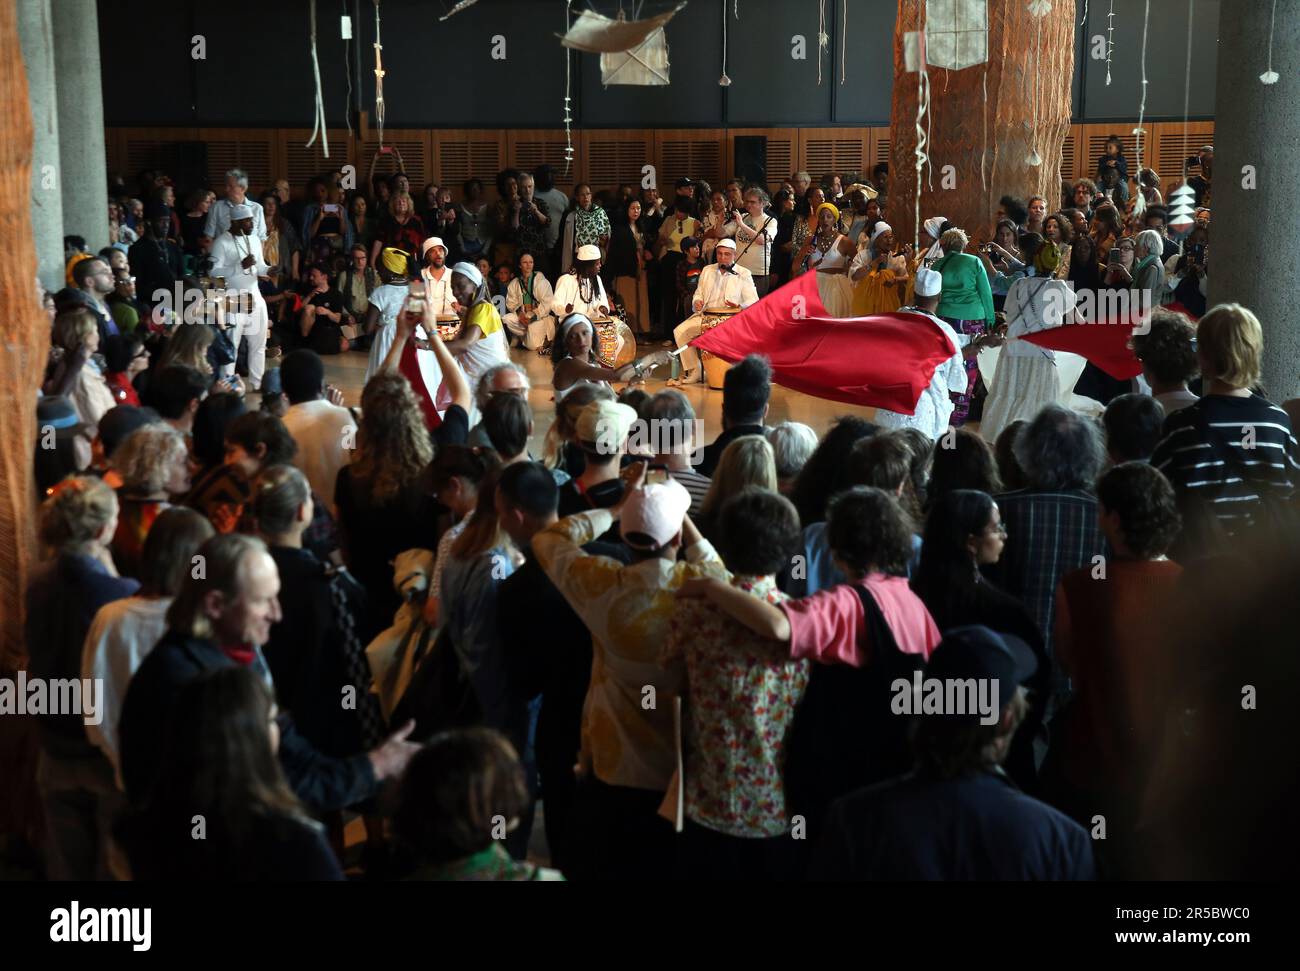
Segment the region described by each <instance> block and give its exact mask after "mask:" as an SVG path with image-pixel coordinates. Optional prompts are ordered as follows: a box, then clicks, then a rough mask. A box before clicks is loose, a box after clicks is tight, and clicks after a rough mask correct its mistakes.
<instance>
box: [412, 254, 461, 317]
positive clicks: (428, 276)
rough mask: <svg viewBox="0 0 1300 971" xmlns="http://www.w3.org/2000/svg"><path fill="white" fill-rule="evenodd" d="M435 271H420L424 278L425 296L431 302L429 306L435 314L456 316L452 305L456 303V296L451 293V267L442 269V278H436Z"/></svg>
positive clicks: (427, 268) (427, 269) (425, 269)
mask: <svg viewBox="0 0 1300 971" xmlns="http://www.w3.org/2000/svg"><path fill="white" fill-rule="evenodd" d="M434 272H435V271H434V270H433V269H431V268H430V267H427V266H426V267H425V268H424V269H423V270H421V271H420V276H421V277H423V278H424V295H425V299H426V300H428V301H429V306H430V307H432V308H433V312H434V314H435V315H436V314H454V313H455V312H456V310H455V308H454V307H452V304H453V303H454V302H455V301H456V297H455V295H454V294H453V293H452V292H451V267H449V266H444V267H443V268H442V278H441V279H438V278H435V277H434V275H433V274H434Z"/></svg>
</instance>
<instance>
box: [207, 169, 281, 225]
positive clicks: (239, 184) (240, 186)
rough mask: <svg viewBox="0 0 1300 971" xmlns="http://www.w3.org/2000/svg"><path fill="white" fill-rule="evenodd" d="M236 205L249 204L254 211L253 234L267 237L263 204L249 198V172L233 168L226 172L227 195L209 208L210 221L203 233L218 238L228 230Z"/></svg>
mask: <svg viewBox="0 0 1300 971" xmlns="http://www.w3.org/2000/svg"><path fill="white" fill-rule="evenodd" d="M235 206H247V207H248V208H249V209H251V210H252V211H253V235H254V236H256V237H257V238H258V239H266V216H265V215H264V214H263V212H262V207H261V205H260V204H258V203H256V202H254V201H253V200H252V199H250V198H248V173H247V172H245V171H244V170H243V169H231V170H230V171H229V172H227V173H226V197H225V198H224V199H218V200H217V201H216V202H214V203H213V204H212V208H211V209H209V210H208V221H207V222H206V223H205V224H204V226H203V234H204V235H205V236H207V237H209V238H211V239H216V238H217V237H218V236H220V235H221V234H222V233H224V232H225V231H226V230H228V229H229V228H230V217H231V212H232V211H233V210H234V208H235Z"/></svg>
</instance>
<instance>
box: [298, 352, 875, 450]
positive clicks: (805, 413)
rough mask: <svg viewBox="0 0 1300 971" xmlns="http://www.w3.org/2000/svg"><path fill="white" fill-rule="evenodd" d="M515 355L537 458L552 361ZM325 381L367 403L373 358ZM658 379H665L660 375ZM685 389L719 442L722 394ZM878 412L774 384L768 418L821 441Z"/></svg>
mask: <svg viewBox="0 0 1300 971" xmlns="http://www.w3.org/2000/svg"><path fill="white" fill-rule="evenodd" d="M653 349H654V348H653V347H652V346H651V345H642V346H641V348H640V353H642V354H646V353H649V352H650V351H651V350H653ZM510 354H511V357H512V358H513V359H514V361H515V362H516V363H518V364H521V365H523V367H524V368H525V369H526V370H527V372H528V379H529V381H530V382H531V383H532V392H531V394H530V395H529V398H528V401H529V404H531V405H532V408H533V426H534V427H533V440H532V443H531V450H532V453H533V454H534V455H541V447H542V442H543V439H544V438H545V436H546V431H547V429H549V428H550V427H551V422H552V421H554V420H555V401H554V391H553V390H552V388H551V362H550V359H549V358H542V357H539V356H538V355H537V353H536V352H534V351H523V350H520V349H518V348H514V349H512V350H511V351H510ZM324 360H325V380H326V381H327V382H328V383H330V384H332V385H334V386H335V387H337V388H339V389H340V390H341V391H342V392H343V394H344V396H345V404H347V405H348V406H353V405H359V404H360V403H361V389H362V385H363V384H364V381H365V376H366V362H367V356H366V355H365V354H363V353H361V352H359V351H349V352H348V353H346V354H339V355H336V356H333V357H326V358H325V359H324ZM653 375H660V376H659V377H657V378H656V377H654V376H653ZM668 376H669V375H668V374H667V369H666V368H663V367H660V368H656V369H655V371H654V372H653V373H652V376H651V378H650V380H648V381H647V382H646V391H648V392H649V393H651V394H654V393H655V392H656V391H662V390H663V389H664V386H665V385H664V382H665V381H666V380H667V378H668ZM682 391H683V392H684V393H685V394H686V396H687V397H688V398H689V399H690V401H691V405H692V406H693V407H694V408H695V414H696V417H697V418H699V419H701V420H702V421H703V422H704V436H705V441H706V442H711V441H713V439H714V438H716V437H717V436H718V434H719V433H720V432H721V431H722V392H721V391H710V390H709V389H708V388H706V387H705V386H704V385H703V384H694V385H691V386H689V387H686V388H683V389H682ZM874 414H875V409H874V408H863V407H859V406H856V405H845V404H840V403H839V402H835V401H824V400H822V399H821V398H814V397H812V396H811V395H807V394H803V393H802V392H798V391H790V390H788V389H786V388H782V387H779V386H773V388H772V403H771V406H770V408H769V410H768V414H767V423H768V424H769V425H776V424H779V423H781V422H783V421H798V422H803V423H804V424H805V425H809V426H810V427H811V428H812V429H813V431H815V432H816V433H817V436H818V437H819V438H820V437H821V436H822V435H824V434H825V433H826V430H827V429H828V428H830V426H831V425H832V424H833V423H834V421H835V419H836V418H838V417H839V416H840V415H860V416H862V417H864V418H871V417H872V416H873V415H874Z"/></svg>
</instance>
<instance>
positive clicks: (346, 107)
mask: <svg viewBox="0 0 1300 971" xmlns="http://www.w3.org/2000/svg"><path fill="white" fill-rule="evenodd" d="M347 15H348V0H343V16H344V17H346V16H347ZM343 71H344V74H345V75H346V76H347V79H348V100H347V101H345V102H344V103H343V117H344V119H345V120H346V121H347V123H348V137H351V136H352V31H351V30H350V29H349V30H348V36H347V37H345V38H343Z"/></svg>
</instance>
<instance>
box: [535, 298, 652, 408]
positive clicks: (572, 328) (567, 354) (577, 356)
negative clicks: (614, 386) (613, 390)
mask: <svg viewBox="0 0 1300 971" xmlns="http://www.w3.org/2000/svg"><path fill="white" fill-rule="evenodd" d="M595 343H596V328H595V327H594V326H592V323H591V320H590V319H588V317H587V315H586V314H579V313H572V314H569V315H568V316H567V317H565V318H564V319H563V320H562V321H561V323H560V331H559V335H558V336H557V337H556V338H555V343H554V344H553V345H552V347H551V363H552V364H553V365H554V366H555V372H554V374H553V375H552V377H551V386H552V387H553V388H554V389H555V400H556V401H557V402H558V401H562V400H564V396H565V395H566V394H567V393H568V392H569V390H570V389H571V388H573V387H575V386H576V385H578V384H580V383H583V382H590V383H594V384H600V383H605V384H609V383H612V382H614V381H636V382H639V381H642V380H644V378H645V375H646V374H647V373H648V372H649V370H650V368H652V367H655V366H657V365H660V364H667V363H668V361H669V360H670V358H669V356H668V352H667V351H662V350H659V351H653V352H651V353H650V354H647V355H646V356H645V357H642V358H640V359H639V360H636V361H633V362H632V363H631V364H624V365H623V366H622V367H619V368H607V367H602V366H601V365H600V364H599V363H597V361H596V355H595V351H594V349H593V348H594V346H595Z"/></svg>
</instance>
